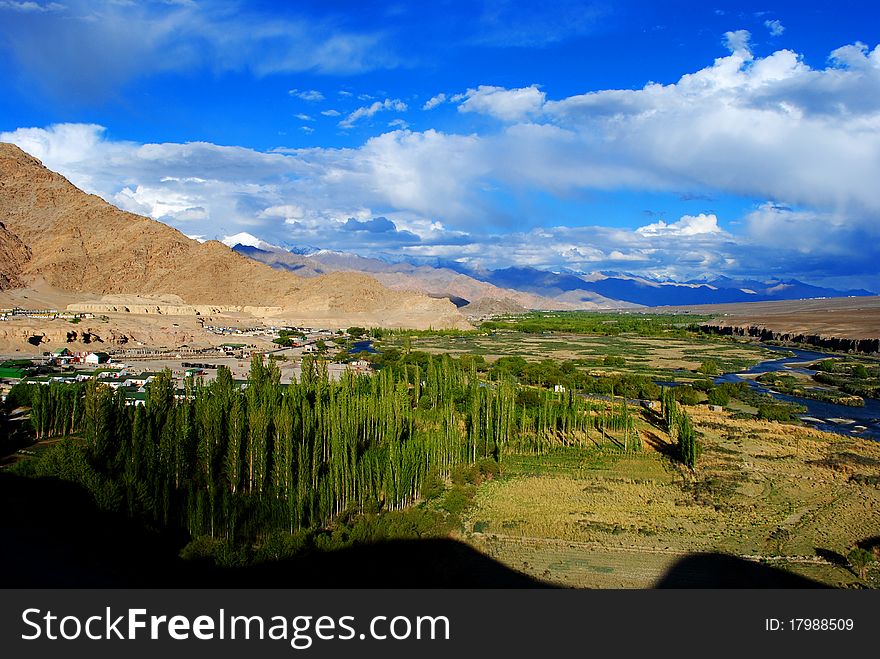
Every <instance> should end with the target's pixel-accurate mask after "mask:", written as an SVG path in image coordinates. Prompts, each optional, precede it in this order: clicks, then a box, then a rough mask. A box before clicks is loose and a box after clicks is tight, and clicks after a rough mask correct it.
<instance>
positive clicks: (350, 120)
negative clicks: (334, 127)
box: [339, 98, 407, 128]
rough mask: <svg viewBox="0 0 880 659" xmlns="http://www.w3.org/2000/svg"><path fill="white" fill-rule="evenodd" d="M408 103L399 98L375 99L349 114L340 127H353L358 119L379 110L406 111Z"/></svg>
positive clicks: (369, 115) (370, 115)
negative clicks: (370, 103)
mask: <svg viewBox="0 0 880 659" xmlns="http://www.w3.org/2000/svg"><path fill="white" fill-rule="evenodd" d="M406 109H407V105H406V103H404V102H403V101H401V100H400V99H399V98H395V99H390V98H386V99H385V100H384V101H375V102H374V103H373V104H372V105H366V106H364V107H360V108H358V109H357V110H355V111H354V112H352V113H351V114H349V115H348V116H347V117H346V118H345V119H343V120H342V121H340V122H339V126H340V128H351V127H352V126H354V125H355V124H356V123H357V122H358V121H360V120H361V119H364V118H369V117H372V116H373V115H374V114H376V113H377V112H383V111H386V110H393V111H395V112H406Z"/></svg>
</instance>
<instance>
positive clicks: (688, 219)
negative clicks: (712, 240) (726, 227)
mask: <svg viewBox="0 0 880 659" xmlns="http://www.w3.org/2000/svg"><path fill="white" fill-rule="evenodd" d="M720 232H721V228H720V227H719V226H718V218H717V217H716V216H715V215H714V214H710V215H706V214H705V213H700V214H699V215H696V216H694V215H684V216H683V217H682V218H681V219H680V220H678V221H677V222H671V223H669V224H667V223H666V222H664V221H663V220H660V221H658V222H654V223H653V224H648V225H646V226H643V227H639V228H638V229H636V233H638V234H641V235H643V236H696V235H699V234H712V233H720Z"/></svg>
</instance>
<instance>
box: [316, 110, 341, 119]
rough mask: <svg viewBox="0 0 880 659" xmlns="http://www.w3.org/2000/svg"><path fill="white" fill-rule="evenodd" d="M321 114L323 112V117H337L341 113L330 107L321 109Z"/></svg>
mask: <svg viewBox="0 0 880 659" xmlns="http://www.w3.org/2000/svg"><path fill="white" fill-rule="evenodd" d="M321 114H323V115H324V116H325V117H338V116H339V115H340V114H342V113H341V112H340V111H339V110H333V109H330V110H321Z"/></svg>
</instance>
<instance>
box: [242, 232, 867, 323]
mask: <svg viewBox="0 0 880 659" xmlns="http://www.w3.org/2000/svg"><path fill="white" fill-rule="evenodd" d="M224 242H225V243H226V244H227V245H229V246H230V247H232V248H233V249H234V250H235V251H237V252H239V253H240V254H244V255H246V256H248V257H250V258H252V259H254V260H256V261H260V262H261V263H265V264H267V265H270V266H272V267H274V268H277V269H280V270H288V271H290V272H294V273H296V274H298V275H300V276H304V277H315V276H318V275H322V274H326V273H329V272H340V271H351V272H361V273H367V274H370V275H371V276H373V277H375V278H376V279H378V280H379V281H380V282H382V283H383V284H384V285H385V286H387V287H388V288H391V289H395V290H412V291H419V292H422V293H427V294H429V295H431V296H434V297H446V298H449V299H450V300H452V301H453V302H454V303H455V304H456V305H457V306H464V305H466V304H468V303H474V302H478V301H479V302H481V305H480V306H479V308H480V309H492V308H494V307H503V308H505V309H507V310H511V309H512V308H515V307H519V308H522V309H562V310H564V309H587V310H588V309H614V308H632V307H637V306H647V307H657V306H681V305H695V304H722V303H731V302H765V301H774V300H800V299H809V298H820V297H852V296H865V295H875V293H873V292H871V291H867V290H864V289H859V290H837V289H832V288H823V287H820V286H813V285H811V284H806V283H804V282H801V281H797V280H795V279H791V280H779V279H773V280H768V281H759V280H755V279H731V278H729V277H724V276H718V277H712V278H710V277H706V278H703V279H699V280H691V281H685V282H675V281H657V280H653V279H649V278H646V277H640V276H637V275H632V274H628V273H617V272H610V273H609V272H593V273H587V274H579V273H573V272H550V271H546V270H538V269H536V268H531V267H510V268H503V269H499V270H482V269H476V268H474V269H470V268H467V267H465V266H463V265H462V264H461V263H456V262H446V261H439V260H438V261H434V262H428V263H425V262H422V263H411V262H407V261H396V262H395V261H392V260H390V259H389V260H384V259H378V258H366V257H362V256H359V255H357V254H351V253H346V252H337V251H332V250H326V249H315V248H305V249H303V248H293V249H284V248H282V247H279V246H275V245H270V244H269V243H266V242H264V241H262V240H260V239H258V238H254V237H253V236H250V235H249V234H238V235H236V236H230V237H229V238H227V239H225V240H224ZM492 301H495V302H497V303H498V304H495V305H494V307H493V304H492ZM511 305H513V307H511Z"/></svg>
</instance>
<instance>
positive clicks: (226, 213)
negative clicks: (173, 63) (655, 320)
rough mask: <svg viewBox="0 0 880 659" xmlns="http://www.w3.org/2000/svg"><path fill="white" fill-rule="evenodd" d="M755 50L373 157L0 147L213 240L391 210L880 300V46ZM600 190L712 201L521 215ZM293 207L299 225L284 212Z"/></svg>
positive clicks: (307, 234)
mask: <svg viewBox="0 0 880 659" xmlns="http://www.w3.org/2000/svg"><path fill="white" fill-rule="evenodd" d="M744 43H747V40H745V41H743V40H741V41H740V43H739V44H738V45H736V44H733V47H732V52H731V53H730V54H728V55H725V56H723V57H719V58H718V59H716V60H715V61H714V62H713V63H711V64H709V65H708V66H706V67H705V68H702V69H700V70H697V71H694V72H690V73H686V74H685V75H682V76H681V77H680V78H679V79H678V80H677V81H675V82H673V83H670V84H664V85H661V84H653V83H650V84H647V85H645V86H644V87H642V88H640V89H627V90H614V89H608V90H597V91H588V92H586V93H584V94H578V95H575V96H570V97H567V98H562V99H559V100H551V99H549V98H546V96H545V95H544V92H543V91H541V90H539V89H538V88H537V87H535V86H533V87H526V88H521V89H514V90H505V89H502V88H498V87H483V88H477V89H474V90H472V91H473V93H472V94H471V95H470V96H467V95H465V96H462V97H461V98H459V99H458V100H457V101H455V102H458V103H461V104H462V105H464V104H465V103H468V102H470V101H474V105H472V106H471V111H480V112H483V113H485V114H486V115H488V116H492V117H496V118H497V119H498V120H499V121H500V122H501V125H500V129H499V128H498V127H493V128H492V129H491V130H488V131H486V132H485V134H482V133H480V132H476V133H472V134H468V135H459V134H454V133H446V132H440V131H436V130H425V131H421V132H415V131H410V130H394V131H391V132H387V133H385V134H382V135H378V136H375V137H372V138H370V139H368V140H366V141H365V142H364V143H363V144H362V145H361V146H359V147H357V148H344V149H341V148H313V149H290V150H288V149H277V150H275V151H274V152H271V153H260V152H258V151H253V150H250V149H242V148H235V147H219V146H216V145H212V144H204V143H193V144H147V145H141V144H135V143H130V142H121V141H115V140H110V139H107V138H106V136H105V134H104V132H103V129H102V128H101V127H99V126H93V125H81V124H77V125H58V126H52V127H49V128H32V129H19V130H16V131H13V132H10V133H4V134H3V135H0V139H2V140H4V141H13V142H16V143H18V144H20V145H21V146H22V147H23V148H25V150H27V151H29V152H31V153H34V155H36V156H37V157H39V158H41V159H42V160H44V161H45V163H46V164H47V166H49V167H52V168H53V169H56V170H58V171H61V172H62V173H63V174H65V175H66V176H68V177H69V178H70V179H71V180H72V181H73V182H74V183H75V184H77V185H80V186H81V187H84V188H85V189H87V190H88V191H90V192H96V193H98V194H100V195H102V196H103V197H104V198H106V199H108V200H109V201H112V202H114V203H120V204H121V205H123V206H124V207H125V208H127V209H129V210H134V211H135V212H141V213H145V214H148V215H151V216H153V217H162V218H166V220H167V221H169V222H170V223H171V224H175V225H177V224H180V225H181V226H184V225H185V227H186V230H187V232H188V233H192V234H199V235H205V236H209V237H211V236H213V235H215V234H217V233H218V231H219V229H218V227H222V229H223V232H222V233H220V234H219V235H230V234H233V233H237V232H238V231H249V232H250V233H252V234H254V235H257V236H259V237H261V238H263V239H265V240H269V241H270V242H273V243H281V242H285V241H287V242H296V241H308V244H320V245H323V244H326V243H324V242H322V238H321V236H322V235H323V234H322V232H326V231H328V230H329V229H328V227H331V228H333V227H335V228H334V229H333V232H332V233H330V234H327V235H328V236H330V238H328V240H330V239H331V238H332V239H333V240H335V239H337V238H338V239H339V240H342V241H344V240H348V241H349V242H350V243H351V241H353V236H354V234H356V233H358V232H352V231H343V230H342V229H341V228H340V227H342V226H344V225H345V223H346V222H347V221H348V218H355V219H357V220H359V221H365V220H366V221H369V220H372V219H374V218H377V217H385V218H388V219H389V220H390V221H392V222H394V223H395V225H396V227H397V228H398V231H401V232H402V231H408V232H410V233H412V234H413V235H415V236H417V237H418V241H416V240H415V239H410V242H406V241H402V240H401V241H398V242H396V243H394V249H397V250H402V252H403V253H405V254H411V255H413V256H425V257H431V258H462V259H470V260H472V261H474V262H485V263H491V264H496V265H503V264H509V263H511V262H524V263H534V264H539V263H541V264H547V265H548V266H550V267H554V266H555V267H559V266H562V265H564V266H567V267H572V268H596V269H603V268H610V269H614V268H621V267H622V266H621V265H620V264H625V263H629V264H631V265H632V267H633V268H638V271H639V272H646V273H647V272H651V273H661V272H669V273H676V274H678V275H686V274H688V273H690V274H694V273H699V272H703V271H710V270H712V269H713V268H714V269H718V270H719V271H722V272H727V273H729V274H750V275H754V274H760V273H761V272H771V271H772V272H771V273H772V274H776V275H779V276H789V275H790V276H798V274H800V276H801V277H802V278H804V277H806V278H808V279H809V278H810V276H811V275H810V273H812V276H820V275H821V276H828V277H831V276H832V275H834V276H838V275H846V276H852V277H860V278H862V280H863V281H865V282H874V283H873V284H868V283H866V284H863V285H865V286H868V287H877V285H878V284H880V282H878V281H877V280H878V274H877V272H876V262H877V260H878V259H880V240H878V238H880V235H878V231H880V186H877V185H876V181H877V180H880V160H878V159H877V153H880V47H874V48H871V47H869V46H867V45H865V44H861V43H855V44H850V45H845V46H842V47H841V48H838V49H836V50H835V51H833V53H831V55H830V58H829V60H828V65H827V66H826V68H812V67H810V66H808V65H807V64H806V63H805V62H804V61H803V59H802V58H801V57H800V56H799V55H798V54H797V53H794V52H792V51H789V50H779V51H777V52H774V53H771V54H769V55H767V56H765V57H754V56H753V55H752V53H751V52H748V51H747V50H744V49H743V47H742V46H743V44H744ZM481 89H482V92H481ZM524 90H525V93H522V92H523V91H524ZM506 92H511V93H506ZM523 98H525V99H527V102H526V101H523ZM475 99H479V100H478V101H477V100H475ZM398 104H399V105H398ZM480 104H482V106H480V107H479V109H477V106H479V105H480ZM403 109H405V104H404V103H403V102H402V101H399V100H397V99H394V100H392V99H386V100H384V101H376V102H375V103H373V104H372V105H369V106H365V107H363V108H359V109H358V110H357V111H355V112H353V113H352V115H350V116H349V117H346V118H345V119H344V120H343V123H347V124H348V125H354V124H355V123H356V122H357V121H359V120H364V119H367V118H369V117H371V116H373V115H375V114H376V113H378V112H391V111H394V110H398V111H402V110H403ZM464 111H466V110H464ZM343 127H345V126H343ZM438 163H439V164H441V165H442V166H440V165H438ZM593 190H609V191H620V190H636V191H652V192H656V193H666V194H669V195H670V196H671V198H674V199H676V200H678V199H692V200H697V201H696V202H694V203H695V204H697V203H702V204H704V205H703V207H702V208H700V207H698V206H697V205H695V206H692V208H694V212H692V213H690V214H683V213H682V214H680V215H682V217H680V218H679V219H677V220H674V221H669V220H664V221H653V220H652V221H651V223H650V224H645V223H644V221H641V222H640V221H639V218H638V217H634V218H632V221H631V223H630V224H629V226H628V227H623V228H619V229H612V228H608V227H604V228H603V227H602V226H601V225H602V224H603V222H604V220H603V218H602V217H597V216H595V215H591V210H590V208H591V207H590V205H589V204H588V203H587V204H584V205H583V206H582V207H581V208H580V209H579V210H578V212H579V213H580V214H581V215H582V220H581V222H582V223H583V224H584V225H591V226H581V227H559V226H555V225H556V224H559V223H560V222H559V221H558V220H556V219H555V218H554V217H553V216H552V213H551V214H549V215H547V216H541V214H540V213H537V214H536V213H532V212H530V211H529V207H528V206H527V205H520V204H518V203H512V202H516V201H518V200H519V199H521V198H524V197H527V196H528V195H530V194H532V193H539V194H540V195H549V196H550V197H554V198H555V199H557V200H558V201H559V203H561V204H563V205H565V204H567V203H569V201H568V200H571V199H573V198H577V197H578V196H579V195H581V194H582V193H584V192H589V191H593ZM731 195H732V196H735V197H739V198H741V199H746V200H753V201H754V202H755V204H756V205H755V210H754V211H753V212H750V213H748V214H747V215H746V216H745V217H729V216H724V215H723V214H722V213H720V212H718V211H717V210H715V211H713V210H709V209H711V206H708V207H707V206H706V205H705V204H709V203H711V204H714V203H715V202H713V201H706V200H707V199H709V200H718V199H723V198H725V197H729V196H731ZM701 200H702V201H701ZM292 203H294V204H296V205H297V206H298V207H299V208H300V211H301V212H298V213H297V214H296V215H293V214H291V215H289V216H284V217H278V216H270V215H269V214H268V210H267V209H270V208H274V207H281V206H284V205H290V204H292ZM571 203H574V202H571ZM679 203H680V202H679ZM198 209H202V210H198ZM700 211H702V213H700ZM200 214H201V215H200ZM199 217H204V218H205V219H204V220H200V219H198V218H199ZM737 222H738V223H737ZM176 223H177V224H176ZM593 225H595V226H593ZM548 227H549V228H548ZM533 232H539V233H533ZM540 232H543V233H540ZM361 233H369V232H361ZM342 234H345V235H342ZM370 236H371V237H370V240H371V242H370V246H369V247H365V249H372V250H379V249H381V244H382V240H383V238H382V234H381V233H375V234H370ZM330 246H331V247H332V246H333V245H332V244H331V245H330ZM615 263H616V264H618V265H615ZM872 268H873V270H872Z"/></svg>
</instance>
